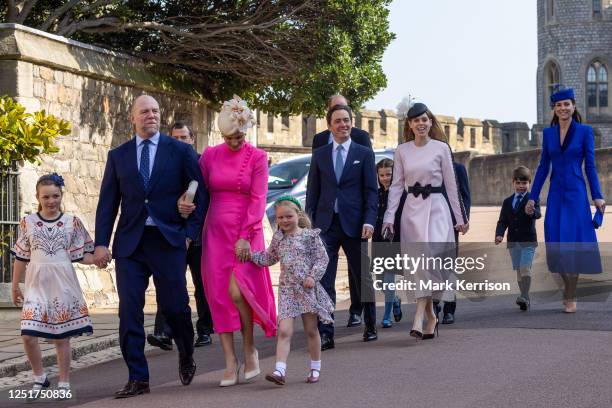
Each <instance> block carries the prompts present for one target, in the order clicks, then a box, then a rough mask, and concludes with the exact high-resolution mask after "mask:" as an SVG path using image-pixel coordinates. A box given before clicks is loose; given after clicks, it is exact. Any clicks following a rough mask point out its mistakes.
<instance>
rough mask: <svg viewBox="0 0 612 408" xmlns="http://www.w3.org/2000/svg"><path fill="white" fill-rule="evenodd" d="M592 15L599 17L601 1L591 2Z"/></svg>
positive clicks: (594, 0)
mask: <svg viewBox="0 0 612 408" xmlns="http://www.w3.org/2000/svg"><path fill="white" fill-rule="evenodd" d="M593 15H596V16H597V15H601V0H593Z"/></svg>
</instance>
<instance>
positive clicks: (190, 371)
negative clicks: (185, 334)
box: [179, 357, 196, 385]
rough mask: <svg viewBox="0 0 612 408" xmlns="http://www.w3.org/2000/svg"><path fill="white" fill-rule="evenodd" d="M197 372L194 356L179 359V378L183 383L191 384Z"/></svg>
mask: <svg viewBox="0 0 612 408" xmlns="http://www.w3.org/2000/svg"><path fill="white" fill-rule="evenodd" d="M195 372H196V363H195V361H193V357H189V358H187V359H184V360H183V359H180V360H179V378H180V379H181V382H182V383H183V385H189V384H191V381H192V380H193V376H194V375H195Z"/></svg>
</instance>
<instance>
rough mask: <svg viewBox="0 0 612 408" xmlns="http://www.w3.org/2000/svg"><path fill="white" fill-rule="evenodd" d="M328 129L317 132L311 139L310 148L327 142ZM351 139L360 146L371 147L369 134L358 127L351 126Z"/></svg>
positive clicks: (316, 147) (321, 145) (313, 148)
mask: <svg viewBox="0 0 612 408" xmlns="http://www.w3.org/2000/svg"><path fill="white" fill-rule="evenodd" d="M330 133H331V132H330V131H329V130H324V131H322V132H319V133H317V134H316V135H315V136H314V138H313V139H312V150H313V151H314V150H315V149H318V148H319V147H323V146H325V145H326V144H329V135H330ZM351 140H352V141H353V142H355V143H357V144H360V145H362V146H365V147H368V148H370V149H371V148H372V141H371V140H370V134H369V133H368V132H366V131H365V130H362V129H359V128H356V127H354V128H351Z"/></svg>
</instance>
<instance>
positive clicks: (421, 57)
mask: <svg viewBox="0 0 612 408" xmlns="http://www.w3.org/2000/svg"><path fill="white" fill-rule="evenodd" d="M536 3H537V2H536V0H419V1H417V0H394V1H393V3H392V4H391V13H390V17H389V18H390V23H391V31H392V32H394V33H395V35H396V39H395V40H394V41H393V42H392V43H391V44H390V45H389V47H388V48H387V50H386V52H385V54H384V57H383V69H384V71H385V74H386V75H387V88H386V89H384V90H382V91H380V92H379V93H378V95H376V97H375V98H374V99H372V100H370V101H368V102H367V103H366V108H368V109H374V110H378V109H383V108H391V109H395V108H396V107H397V104H398V103H399V102H400V101H401V100H402V98H404V97H405V96H408V94H411V95H412V96H413V97H415V98H416V99H415V101H416V102H423V103H426V104H427V106H428V107H429V108H430V109H431V110H432V112H433V113H434V114H436V113H438V114H444V115H450V116H455V117H456V118H459V117H461V116H464V117H472V118H478V119H496V120H499V121H501V122H515V121H516V122H527V123H529V124H530V125H531V124H533V123H535V122H536V121H537V111H536V68H537V64H538V55H537V46H538V44H537V7H536V5H537V4H536Z"/></svg>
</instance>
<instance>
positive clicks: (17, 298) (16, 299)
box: [11, 282, 23, 307]
mask: <svg viewBox="0 0 612 408" xmlns="http://www.w3.org/2000/svg"><path fill="white" fill-rule="evenodd" d="M11 293H12V295H13V304H14V305H15V306H17V307H21V306H22V305H23V293H21V288H19V283H15V282H13V285H12V287H11Z"/></svg>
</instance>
